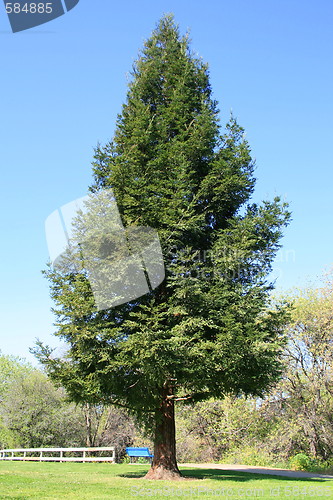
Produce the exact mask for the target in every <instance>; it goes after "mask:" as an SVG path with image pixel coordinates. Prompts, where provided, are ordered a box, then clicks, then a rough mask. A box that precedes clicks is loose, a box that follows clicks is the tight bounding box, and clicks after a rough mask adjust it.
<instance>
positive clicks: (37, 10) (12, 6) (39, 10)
mask: <svg viewBox="0 0 333 500" xmlns="http://www.w3.org/2000/svg"><path fill="white" fill-rule="evenodd" d="M6 11H7V14H21V13H22V14H51V13H52V2H48V3H28V2H27V3H25V4H23V5H22V4H20V3H18V2H7V3H6Z"/></svg>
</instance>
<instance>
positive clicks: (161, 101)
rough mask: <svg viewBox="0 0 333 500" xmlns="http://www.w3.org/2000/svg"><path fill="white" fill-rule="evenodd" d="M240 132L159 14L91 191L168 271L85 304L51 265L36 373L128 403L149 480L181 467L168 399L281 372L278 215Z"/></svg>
mask: <svg viewBox="0 0 333 500" xmlns="http://www.w3.org/2000/svg"><path fill="white" fill-rule="evenodd" d="M253 169H254V166H253V161H252V158H251V154H250V148H249V145H248V144H247V142H246V140H245V138H244V133H243V129H242V128H241V127H240V126H239V125H238V124H237V122H236V120H235V119H234V118H231V119H230V121H229V122H228V123H227V125H226V129H225V132H224V133H222V132H221V130H220V125H219V119H218V109H217V103H216V102H215V101H214V100H213V98H212V90H211V86H210V83H209V75H208V69H207V65H206V64H204V63H203V62H202V60H201V59H199V58H197V57H196V56H195V55H194V54H193V53H192V52H191V50H190V48H189V40H188V37H186V36H185V37H181V36H180V34H179V30H178V27H177V26H176V25H175V23H174V20H173V18H172V16H166V17H164V18H163V19H162V20H161V21H160V22H159V24H158V26H157V28H156V30H155V31H154V32H153V34H152V36H151V38H150V39H149V40H148V41H147V42H146V43H145V45H144V48H143V50H142V52H141V53H140V56H139V58H138V60H137V61H136V63H135V65H134V68H133V74H132V81H131V83H130V85H129V90H128V94H127V100H126V103H125V104H124V105H123V108H122V112H121V114H120V115H119V117H118V120H117V125H116V131H115V134H114V137H113V139H112V141H111V142H110V143H108V144H106V145H105V146H103V147H98V148H97V149H96V151H95V160H94V163H93V173H94V185H93V186H92V188H91V189H92V190H93V191H99V190H102V189H106V188H112V190H113V192H114V194H115V197H116V200H117V205H118V208H119V211H120V214H121V217H122V221H123V224H124V226H133V225H134V226H150V227H152V228H154V229H156V230H157V231H158V234H159V237H160V241H161V246H162V249H163V255H164V262H165V268H166V278H165V280H164V281H163V283H162V284H161V285H160V286H159V287H157V288H156V289H155V290H152V291H150V292H149V293H148V294H146V295H144V296H143V297H140V298H139V299H137V300H135V301H132V302H131V303H127V304H125V305H120V306H117V307H114V308H112V309H109V310H106V311H97V310H96V308H95V306H94V301H93V297H92V294H91V290H90V287H89V283H88V282H87V280H86V278H85V277H84V275H82V274H80V273H78V274H75V273H67V274H66V273H65V274H61V273H59V272H56V271H53V270H49V271H48V272H47V273H46V274H47V276H48V278H49V280H50V284H51V293H52V297H53V298H54V301H55V304H56V307H55V313H56V315H57V317H58V320H59V321H58V323H57V326H58V330H57V333H56V334H57V335H59V336H60V337H62V338H63V339H65V340H66V341H67V342H68V344H69V350H68V355H67V357H66V358H64V359H54V358H53V357H52V356H51V355H50V351H49V350H48V349H47V348H46V347H43V346H42V345H41V344H40V345H39V348H38V350H37V351H38V355H39V357H40V359H41V360H42V361H43V363H44V364H45V365H46V366H47V369H48V372H49V373H50V375H51V376H52V377H53V378H54V379H57V380H58V381H60V382H61V383H62V384H63V385H64V386H65V387H66V388H67V390H68V392H69V393H70V394H71V396H72V397H73V398H74V399H75V400H77V401H80V400H86V401H91V402H98V401H103V402H104V403H112V404H118V405H120V406H125V407H127V408H130V409H131V410H132V411H133V412H134V413H135V414H136V415H137V416H139V417H140V416H141V418H142V419H143V420H144V421H145V422H146V426H147V428H150V429H151V430H152V433H153V434H154V436H155V449H154V460H153V464H152V468H151V469H150V471H149V472H148V474H147V477H148V478H169V477H177V476H179V474H180V473H179V470H178V467H177V462H176V447H175V420H174V404H175V402H177V401H183V402H184V401H185V402H190V401H198V400H203V399H205V398H209V397H212V396H213V397H222V396H223V395H224V394H227V393H245V394H253V395H260V394H262V393H263V391H265V389H267V388H268V387H269V386H270V384H271V383H272V382H274V381H275V380H276V378H277V377H278V376H279V373H280V362H279V354H280V351H281V346H282V345H283V337H282V335H281V325H282V323H283V318H284V312H283V310H271V309H269V308H268V307H267V306H268V303H269V293H270V290H271V288H272V285H271V284H270V283H269V282H268V281H267V277H268V274H269V272H270V270H271V264H272V261H273V259H274V256H275V254H276V251H277V250H278V248H279V240H280V238H281V235H282V232H281V231H282V229H283V227H284V226H285V225H286V224H287V222H288V219H289V213H288V211H287V208H286V206H285V205H284V204H283V203H281V202H280V200H279V199H275V200H273V201H272V202H267V201H266V202H263V203H262V204H261V205H256V204H253V203H252V204H251V203H250V198H251V195H252V193H253V190H254V185H255V179H254V176H253Z"/></svg>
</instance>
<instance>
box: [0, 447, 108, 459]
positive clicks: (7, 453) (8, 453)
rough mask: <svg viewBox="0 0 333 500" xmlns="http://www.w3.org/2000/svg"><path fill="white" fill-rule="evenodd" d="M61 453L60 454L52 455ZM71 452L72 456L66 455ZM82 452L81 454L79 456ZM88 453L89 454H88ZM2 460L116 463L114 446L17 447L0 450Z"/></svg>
mask: <svg viewBox="0 0 333 500" xmlns="http://www.w3.org/2000/svg"><path fill="white" fill-rule="evenodd" d="M106 451H108V452H111V453H108V455H109V456H106V457H103V456H97V457H96V456H91V454H92V453H94V454H95V453H97V452H106ZM50 453H52V454H54V455H55V454H59V455H58V456H50ZM67 453H71V454H72V456H70V457H69V456H68V455H67V456H66V454H67ZM78 454H80V456H78ZM87 454H88V455H87ZM0 460H23V461H25V460H32V461H37V462H113V463H115V448H114V446H111V447H110V446H100V447H94V448H15V449H8V450H0Z"/></svg>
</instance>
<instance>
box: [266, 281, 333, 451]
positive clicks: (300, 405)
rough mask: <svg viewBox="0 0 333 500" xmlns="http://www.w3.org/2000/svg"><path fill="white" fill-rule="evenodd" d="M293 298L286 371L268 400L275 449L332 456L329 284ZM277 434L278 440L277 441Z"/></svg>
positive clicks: (332, 305)
mask: <svg viewBox="0 0 333 500" xmlns="http://www.w3.org/2000/svg"><path fill="white" fill-rule="evenodd" d="M289 300H293V310H292V317H291V321H290V323H289V324H288V328H287V333H288V346H287V350H286V369H285V372H284V377H283V380H282V382H281V383H280V384H279V385H278V386H277V388H276V390H275V393H274V394H273V395H272V397H271V398H270V405H271V406H273V407H274V408H275V414H276V415H277V417H278V421H279V433H278V435H279V436H276V443H275V447H276V449H277V450H278V451H279V452H280V454H284V455H285V456H286V455H287V456H288V455H289V456H290V455H291V454H292V453H293V452H305V453H307V454H309V455H310V456H312V457H314V458H320V459H324V460H327V459H328V458H331V457H332V455H333V417H332V416H333V398H332V396H333V381H332V373H333V286H332V279H331V277H330V276H329V277H328V278H327V281H326V283H325V285H324V286H323V287H321V288H317V289H315V288H310V287H308V288H306V289H304V290H299V291H297V292H296V293H294V294H292V295H291V296H290V297H289ZM281 436H283V438H282V439H281Z"/></svg>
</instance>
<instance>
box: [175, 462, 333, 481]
mask: <svg viewBox="0 0 333 500" xmlns="http://www.w3.org/2000/svg"><path fill="white" fill-rule="evenodd" d="M179 467H199V468H200V469H220V470H233V471H238V472H252V473H254V474H271V475H274V476H286V477H298V478H302V477H308V478H311V477H313V478H316V477H320V478H322V479H333V476H327V475H324V474H315V473H312V472H301V471H298V470H297V471H296V470H288V469H274V468H273V467H257V466H254V465H239V464H179Z"/></svg>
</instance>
